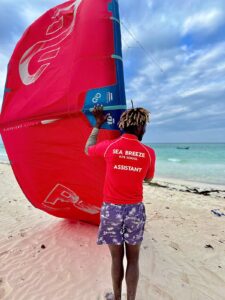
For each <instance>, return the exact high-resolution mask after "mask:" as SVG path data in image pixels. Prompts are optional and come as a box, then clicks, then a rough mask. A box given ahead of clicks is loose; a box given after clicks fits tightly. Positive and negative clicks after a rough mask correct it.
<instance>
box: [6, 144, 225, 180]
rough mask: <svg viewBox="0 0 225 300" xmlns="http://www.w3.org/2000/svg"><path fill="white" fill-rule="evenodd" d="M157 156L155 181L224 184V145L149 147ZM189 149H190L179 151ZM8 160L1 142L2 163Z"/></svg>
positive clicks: (160, 145) (152, 145) (157, 145)
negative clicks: (168, 180)
mask: <svg viewBox="0 0 225 300" xmlns="http://www.w3.org/2000/svg"><path fill="white" fill-rule="evenodd" d="M147 145H149V146H151V147H152V148H153V149H154V150H155V152H156V156H157V160H156V178H157V177H165V178H175V179H180V180H190V181H197V182H203V183H212V184H221V185H225V144H151V145H150V144H147ZM185 147H189V149H178V148H185ZM1 161H3V162H6V161H8V158H7V155H6V152H5V149H4V146H3V144H2V142H1V139H0V162H1Z"/></svg>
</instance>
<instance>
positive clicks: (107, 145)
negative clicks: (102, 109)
mask: <svg viewBox="0 0 225 300" xmlns="http://www.w3.org/2000/svg"><path fill="white" fill-rule="evenodd" d="M88 155H89V156H96V157H103V158H104V159H105V161H106V177H105V184H104V190H103V195H104V197H103V201H104V202H109V203H114V204H135V203H139V202H142V200H143V186H142V184H143V180H144V179H150V178H153V176H154V171H155V152H154V150H153V149H152V148H150V147H148V146H145V145H143V144H142V143H141V142H140V141H139V140H138V138H137V136H136V135H133V134H128V133H125V134H123V135H122V136H121V137H120V138H118V139H116V140H106V141H103V142H100V143H98V144H96V145H94V146H90V147H89V148H88Z"/></svg>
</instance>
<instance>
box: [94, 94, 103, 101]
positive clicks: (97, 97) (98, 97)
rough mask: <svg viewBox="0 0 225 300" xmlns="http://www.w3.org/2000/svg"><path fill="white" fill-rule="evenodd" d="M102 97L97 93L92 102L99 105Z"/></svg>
mask: <svg viewBox="0 0 225 300" xmlns="http://www.w3.org/2000/svg"><path fill="white" fill-rule="evenodd" d="M101 97H102V95H101V94H100V93H97V94H96V95H95V96H94V97H93V98H92V102H93V103H97V102H98V100H99V99H101Z"/></svg>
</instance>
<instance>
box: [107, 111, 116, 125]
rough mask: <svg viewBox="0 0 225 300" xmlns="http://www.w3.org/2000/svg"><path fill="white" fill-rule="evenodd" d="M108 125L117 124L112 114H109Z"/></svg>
mask: <svg viewBox="0 0 225 300" xmlns="http://www.w3.org/2000/svg"><path fill="white" fill-rule="evenodd" d="M107 124H108V125H113V124H115V119H114V118H113V117H112V116H111V114H109V116H108V118H107Z"/></svg>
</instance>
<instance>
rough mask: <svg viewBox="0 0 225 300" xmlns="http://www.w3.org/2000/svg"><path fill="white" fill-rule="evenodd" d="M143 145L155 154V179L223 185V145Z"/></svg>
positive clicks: (224, 183)
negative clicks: (163, 178)
mask: <svg viewBox="0 0 225 300" xmlns="http://www.w3.org/2000/svg"><path fill="white" fill-rule="evenodd" d="M147 145H149V146H151V147H152V148H153V149H154V150H155V152H156V156H157V160H156V177H157V176H158V177H165V178H175V179H180V180H190V181H195V182H203V183H212V184H221V185H225V144H151V145H150V144H147ZM178 148H179V149H178ZM183 148H189V149H183Z"/></svg>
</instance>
